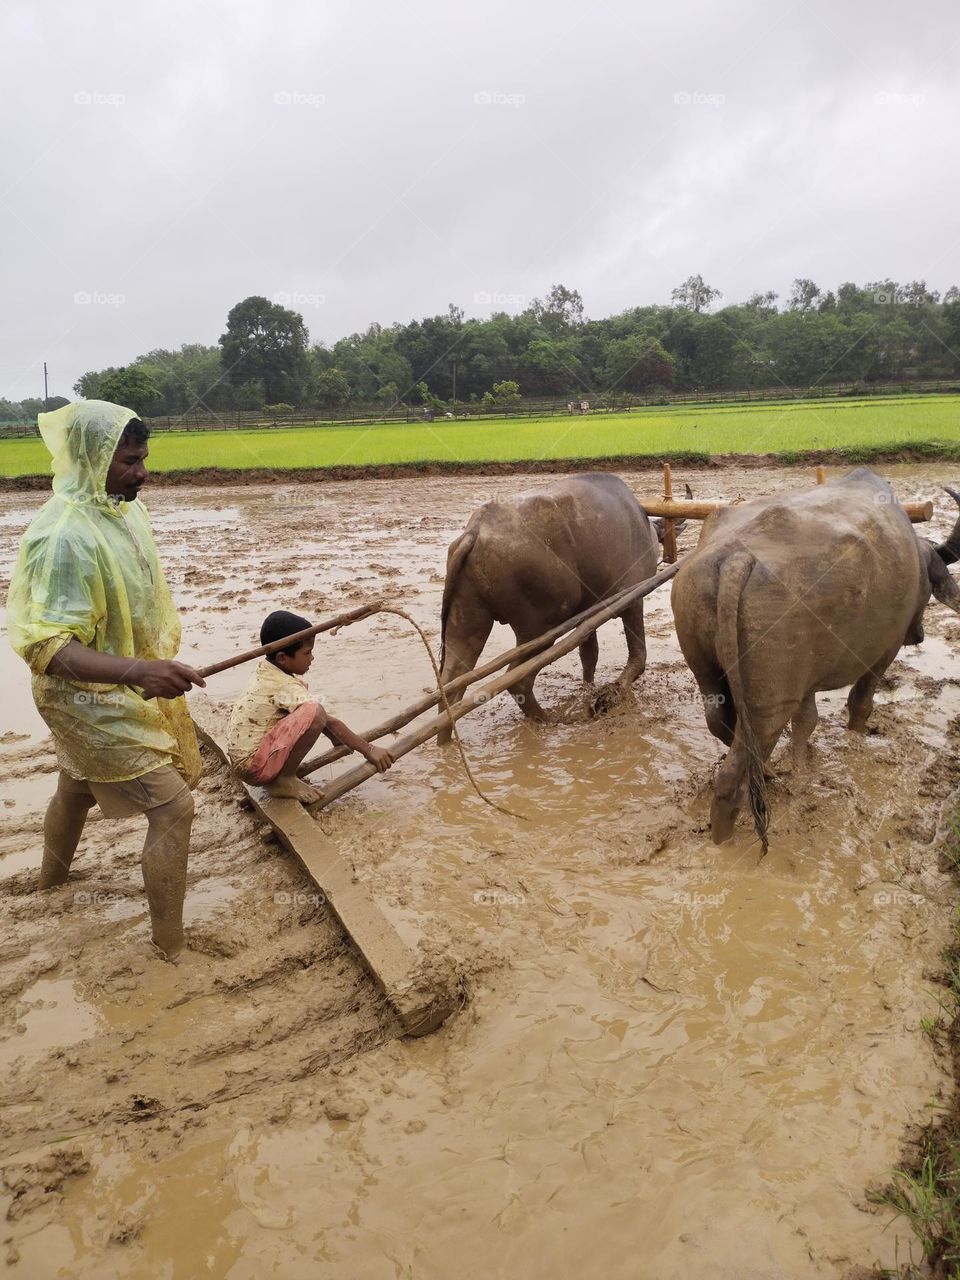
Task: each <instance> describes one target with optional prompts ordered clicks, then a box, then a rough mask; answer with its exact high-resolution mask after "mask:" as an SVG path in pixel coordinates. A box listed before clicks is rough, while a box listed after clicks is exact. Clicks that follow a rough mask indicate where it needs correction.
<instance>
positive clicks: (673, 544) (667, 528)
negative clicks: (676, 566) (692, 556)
mask: <svg viewBox="0 0 960 1280" xmlns="http://www.w3.org/2000/svg"><path fill="white" fill-rule="evenodd" d="M663 501H664V503H668V502H672V501H673V472H672V471H671V469H670V463H669V462H665V463H664V464H663ZM676 558H677V523H676V521H675V520H674V518H673V516H667V517H666V518H665V519H664V522H663V563H664V564H673V563H674V562H675V561H676Z"/></svg>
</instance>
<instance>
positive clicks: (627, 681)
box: [619, 600, 647, 692]
mask: <svg viewBox="0 0 960 1280" xmlns="http://www.w3.org/2000/svg"><path fill="white" fill-rule="evenodd" d="M620 620H621V622H622V623H623V634H624V638H625V639H626V642H627V665H626V666H625V667H624V668H623V670H622V671H621V672H620V676H619V683H620V684H621V685H622V687H623V689H624V692H626V690H627V689H629V688H630V686H631V685H632V684H633V682H634V680H638V679H639V678H640V676H642V675H643V673H644V671H645V670H646V669H647V637H646V633H645V632H644V629H643V601H642V600H635V601H634V603H633V604H632V605H630V607H629V608H628V609H625V610H624V612H623V613H622V614H621V615H620Z"/></svg>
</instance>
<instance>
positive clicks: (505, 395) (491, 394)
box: [483, 380, 520, 405]
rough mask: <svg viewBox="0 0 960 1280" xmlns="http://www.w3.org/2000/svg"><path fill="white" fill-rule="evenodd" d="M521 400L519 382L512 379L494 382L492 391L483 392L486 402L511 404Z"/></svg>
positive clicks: (484, 401)
mask: <svg viewBox="0 0 960 1280" xmlns="http://www.w3.org/2000/svg"><path fill="white" fill-rule="evenodd" d="M519 400H520V387H519V384H518V383H516V382H513V381H512V380H507V381H505V382H497V383H495V384H494V387H493V390H492V391H485V392H484V394H483V403H484V404H501V405H510V404H517V403H518V402H519Z"/></svg>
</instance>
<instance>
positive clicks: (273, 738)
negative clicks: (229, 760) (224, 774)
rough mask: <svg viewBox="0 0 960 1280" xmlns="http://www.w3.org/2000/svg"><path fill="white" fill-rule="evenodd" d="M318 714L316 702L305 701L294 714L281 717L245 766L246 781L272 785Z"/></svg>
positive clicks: (264, 736)
mask: <svg viewBox="0 0 960 1280" xmlns="http://www.w3.org/2000/svg"><path fill="white" fill-rule="evenodd" d="M316 713H317V704H316V703H315V702H303V703H301V704H300V706H299V707H297V708H296V710H295V711H290V712H288V713H287V714H286V715H285V716H281V717H280V719H279V720H278V721H277V723H276V724H275V725H274V726H273V728H272V729H268V730H267V732H266V733H265V734H264V735H263V740H262V741H261V743H260V745H259V747H257V749H256V751H255V752H254V753H253V755H252V756H251V757H250V759H249V760H248V761H247V763H246V764H245V765H244V767H243V776H244V778H246V780H247V781H248V782H258V783H260V784H261V785H265V784H266V783H268V782H273V780H274V778H275V777H276V776H277V774H278V773H279V772H280V770H281V769H282V768H283V766H284V765H285V764H286V763H287V760H288V759H289V758H290V752H291V751H292V750H293V748H294V747H295V746H296V745H297V743H298V742H299V741H300V739H301V738H302V737H303V735H304V734H305V733H306V732H307V730H308V729H309V728H310V726H311V725H312V724H313V717H314V716H315V715H316Z"/></svg>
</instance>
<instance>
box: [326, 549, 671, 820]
mask: <svg viewBox="0 0 960 1280" xmlns="http://www.w3.org/2000/svg"><path fill="white" fill-rule="evenodd" d="M682 564H683V560H678V561H677V562H676V564H671V565H669V566H668V567H667V568H666V569H661V570H660V572H659V573H657V574H655V575H654V576H653V577H652V578H647V580H646V581H645V582H640V583H637V585H636V586H634V587H629V588H628V589H627V590H626V591H622V592H621V593H620V594H619V595H618V596H616V597H614V598H613V599H612V600H611V601H610V603H608V604H607V605H606V606H605V607H603V608H601V609H596V610H594V611H592V613H591V616H590V617H589V618H587V619H586V620H585V621H584V622H581V623H580V625H579V626H578V627H575V628H574V629H573V630H572V631H571V632H570V633H569V635H567V637H566V638H565V639H563V640H559V641H557V643H556V644H554V645H551V647H550V648H549V649H548V650H547V651H546V653H540V654H538V655H537V656H536V657H534V658H528V659H527V661H526V662H523V663H521V664H520V666H519V667H511V668H510V670H509V671H505V672H504V674H503V675H501V676H498V677H497V678H496V679H495V680H491V681H490V683H489V684H485V685H483V687H482V688H480V689H476V690H474V691H473V692H472V693H471V694H469V695H468V696H467V697H466V698H464V700H463V701H462V702H460V703H458V704H457V705H456V706H455V707H451V708H450V712H449V714H448V713H447V712H446V711H444V712H442V713H441V714H440V715H438V716H435V717H434V719H433V720H429V721H428V722H427V723H426V724H425V725H423V726H421V728H419V729H416V730H415V731H414V732H413V733H408V734H407V736H406V737H405V738H400V739H399V740H398V741H397V742H395V743H393V744H392V746H391V747H390V754H391V755H392V756H393V758H394V759H395V760H399V759H400V757H401V756H405V755H407V753H408V752H410V751H413V750H415V748H417V747H420V746H422V745H423V744H424V743H425V742H428V741H429V740H430V739H431V738H433V737H435V736H436V735H437V734H438V733H439V732H440V730H441V729H442V728H443V727H444V725H447V724H450V722H451V720H459V719H460V718H461V716H465V715H469V713H470V712H471V711H475V710H476V709H477V707H479V706H482V705H483V704H484V703H485V702H487V701H488V700H489V699H490V698H493V697H495V696H496V695H497V694H498V693H503V691H504V690H505V689H509V688H510V686H511V685H514V684H516V683H517V681H518V680H523V679H525V677H526V676H529V675H534V674H535V673H536V672H538V671H540V670H542V669H543V668H544V667H546V666H549V665H550V663H551V662H556V661H557V659H558V658H562V657H564V656H565V655H566V654H568V653H570V652H572V650H574V649H576V648H578V647H579V646H580V645H581V644H582V643H583V641H584V640H585V639H586V637H587V636H588V635H590V633H591V632H592V631H595V630H596V629H597V627H599V626H601V625H602V624H603V623H604V622H607V621H609V619H610V618H615V617H616V616H617V614H618V613H621V612H622V611H623V608H624V605H625V604H628V603H629V602H630V601H632V600H640V599H642V598H643V597H644V596H648V595H649V594H650V592H651V591H656V589H657V587H660V586H662V585H663V584H664V583H665V582H668V581H669V580H670V579H671V578H672V577H673V575H674V574H675V573H676V572H677V571H678V570H679V568H680V566H681V565H682ZM377 772H378V770H377V767H376V765H372V764H369V763H368V762H364V763H363V764H360V765H357V766H356V768H354V769H348V770H347V772H346V773H342V774H341V775H340V777H339V778H335V779H334V780H333V782H332V783H331V784H330V785H329V786H328V787H326V788H324V791H323V797H322V799H321V800H320V802H319V803H318V804H315V805H312V806H311V809H313V810H316V809H325V808H326V807H327V805H329V804H332V803H333V801H334V800H338V799H339V798H340V797H341V796H342V795H346V793H347V792H348V791H352V790H353V789H354V787H358V786H359V785H360V783H361V782H366V780H367V778H372V777H373V775H374V774H375V773H377Z"/></svg>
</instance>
